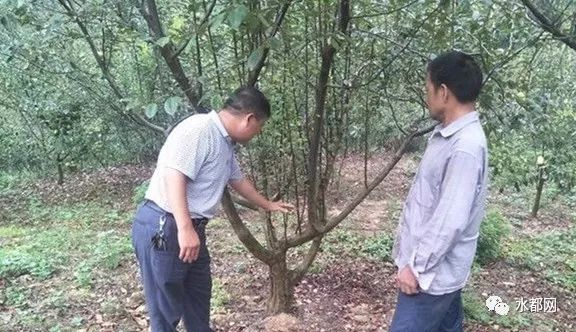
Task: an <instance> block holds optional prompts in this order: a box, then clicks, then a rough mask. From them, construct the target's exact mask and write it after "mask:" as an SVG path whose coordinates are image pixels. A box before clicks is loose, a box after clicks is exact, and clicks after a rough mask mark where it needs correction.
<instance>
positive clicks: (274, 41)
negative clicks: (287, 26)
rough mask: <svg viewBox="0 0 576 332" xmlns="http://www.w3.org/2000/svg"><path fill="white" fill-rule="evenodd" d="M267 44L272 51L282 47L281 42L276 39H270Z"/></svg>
mask: <svg viewBox="0 0 576 332" xmlns="http://www.w3.org/2000/svg"><path fill="white" fill-rule="evenodd" d="M269 42H270V48H271V49H273V50H278V49H280V47H282V42H281V41H280V39H278V38H277V37H272V38H270V40H269Z"/></svg>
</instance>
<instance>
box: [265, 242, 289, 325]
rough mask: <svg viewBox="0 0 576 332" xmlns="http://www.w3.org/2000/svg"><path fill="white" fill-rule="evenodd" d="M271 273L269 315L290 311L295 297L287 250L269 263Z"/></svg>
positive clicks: (267, 309)
mask: <svg viewBox="0 0 576 332" xmlns="http://www.w3.org/2000/svg"><path fill="white" fill-rule="evenodd" d="M268 268H269V271H270V273H269V275H270V297H269V298H268V306H267V308H266V311H267V314H268V315H276V314H279V313H282V312H289V311H290V306H291V305H292V303H293V299H294V285H293V284H292V283H291V278H290V275H291V273H290V271H289V270H288V267H287V264H286V252H282V253H279V254H277V255H276V256H275V258H274V261H273V262H272V263H271V264H270V265H268Z"/></svg>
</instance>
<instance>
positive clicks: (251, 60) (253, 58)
mask: <svg viewBox="0 0 576 332" xmlns="http://www.w3.org/2000/svg"><path fill="white" fill-rule="evenodd" d="M263 53H264V49H263V48H262V47H258V48H257V49H255V50H254V51H252V54H250V56H249V57H248V60H247V61H246V66H247V67H248V70H254V68H256V65H258V61H260V58H262V55H263Z"/></svg>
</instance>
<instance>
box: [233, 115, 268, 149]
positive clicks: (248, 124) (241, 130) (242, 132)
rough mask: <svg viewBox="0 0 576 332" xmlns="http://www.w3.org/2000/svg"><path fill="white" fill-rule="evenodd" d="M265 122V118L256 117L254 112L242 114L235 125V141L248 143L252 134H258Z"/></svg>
mask: <svg viewBox="0 0 576 332" xmlns="http://www.w3.org/2000/svg"><path fill="white" fill-rule="evenodd" d="M265 123H266V119H258V118H257V117H256V116H255V115H254V113H248V114H244V115H242V116H241V117H240V119H239V123H238V126H237V129H238V130H237V133H236V137H235V139H236V141H237V142H238V143H242V144H246V143H248V142H249V141H250V140H251V139H252V138H254V136H256V135H258V134H260V132H261V131H262V128H264V124H265Z"/></svg>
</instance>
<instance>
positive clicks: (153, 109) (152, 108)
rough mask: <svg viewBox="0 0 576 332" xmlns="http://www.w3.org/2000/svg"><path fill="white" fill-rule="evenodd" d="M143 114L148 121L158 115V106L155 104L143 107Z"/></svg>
mask: <svg viewBox="0 0 576 332" xmlns="http://www.w3.org/2000/svg"><path fill="white" fill-rule="evenodd" d="M144 113H146V116H147V117H148V118H149V119H152V118H153V117H154V116H155V115H156V113H158V105H156V103H153V104H148V105H146V106H144Z"/></svg>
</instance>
